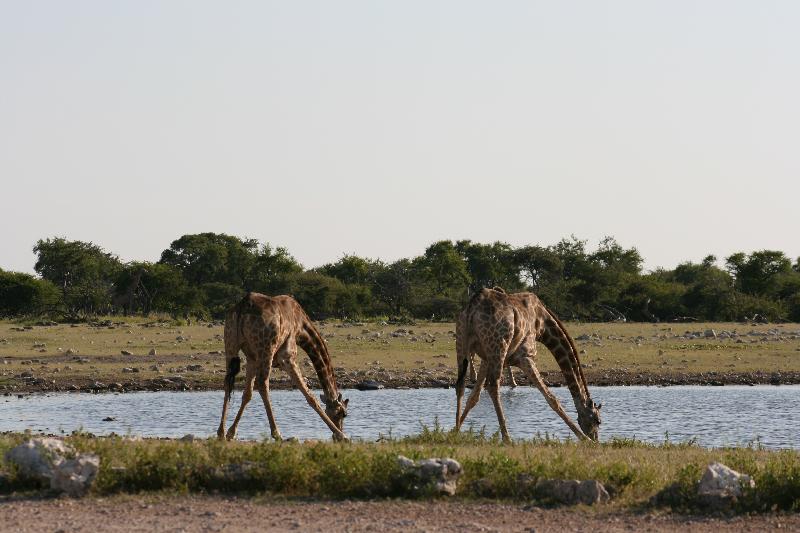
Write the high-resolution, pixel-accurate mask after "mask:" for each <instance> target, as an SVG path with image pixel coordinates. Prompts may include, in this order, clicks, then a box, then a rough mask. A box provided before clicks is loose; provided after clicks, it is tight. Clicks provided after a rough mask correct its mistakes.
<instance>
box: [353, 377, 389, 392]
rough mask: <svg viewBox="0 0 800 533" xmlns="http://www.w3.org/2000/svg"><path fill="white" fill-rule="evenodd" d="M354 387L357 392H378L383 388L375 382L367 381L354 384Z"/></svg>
mask: <svg viewBox="0 0 800 533" xmlns="http://www.w3.org/2000/svg"><path fill="white" fill-rule="evenodd" d="M355 387H356V389H358V390H380V389H382V388H383V385H381V384H380V383H378V382H377V381H375V380H372V379H367V380H364V381H360V382H358V383H356V385H355Z"/></svg>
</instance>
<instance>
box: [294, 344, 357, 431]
mask: <svg viewBox="0 0 800 533" xmlns="http://www.w3.org/2000/svg"><path fill="white" fill-rule="evenodd" d="M281 365H282V366H283V369H284V370H285V371H286V372H287V373H288V374H289V376H290V377H291V378H292V382H293V383H294V386H295V387H297V388H298V389H300V392H302V393H303V396H305V397H306V401H307V402H308V405H310V406H311V408H312V409H314V410H315V411H316V412H317V414H318V415H319V417H320V418H321V419H322V421H323V422H325V424H326V425H327V426H328V427H329V428H330V430H331V431H332V432H333V435H334V439H335V440H340V441H349V440H350V439H349V438H348V437H347V435H345V434H344V432H342V430H340V429H339V428H337V427H336V424H334V423H333V421H332V420H331V419H330V418H329V417H328V415H327V414H325V411H323V410H322V407H321V406H320V404H319V402H318V401H317V399H316V398H315V397H314V395H313V394H311V391H310V390H308V386H306V380H305V378H303V373H302V372H301V371H300V367H298V366H297V362H296V361H295V360H294V359H286V360H283V361H281Z"/></svg>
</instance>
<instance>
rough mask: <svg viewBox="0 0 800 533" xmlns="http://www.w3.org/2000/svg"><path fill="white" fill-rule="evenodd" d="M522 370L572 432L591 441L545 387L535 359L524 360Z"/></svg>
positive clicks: (521, 364) (525, 358) (527, 358)
mask: <svg viewBox="0 0 800 533" xmlns="http://www.w3.org/2000/svg"><path fill="white" fill-rule="evenodd" d="M520 368H522V370H523V371H524V372H525V373H526V374H527V375H528V379H530V380H531V383H533V384H534V385H535V386H536V388H538V389H539V391H540V392H541V393H542V396H544V399H545V400H547V403H548V404H549V405H550V407H551V408H552V409H553V411H555V412H556V413H558V416H560V417H561V419H562V420H564V422H566V423H567V426H569V428H570V429H571V430H572V432H573V433H575V435H577V436H578V438H580V439H582V440H590V439H589V437H587V436H586V434H585V433H584V432H583V430H581V428H580V427H578V425H577V424H576V423H575V422H573V421H572V419H571V418H570V417H569V415H568V414H567V412H566V411H564V408H563V407H562V406H561V402H559V401H558V398H556V395H555V394H553V393H552V391H551V390H550V389H549V388H548V387H547V385H545V383H544V380H543V379H542V376H541V374H539V370H538V369H537V368H536V364H535V363H534V361H533V359H531V358H530V357H524V358H522V361H521V362H520Z"/></svg>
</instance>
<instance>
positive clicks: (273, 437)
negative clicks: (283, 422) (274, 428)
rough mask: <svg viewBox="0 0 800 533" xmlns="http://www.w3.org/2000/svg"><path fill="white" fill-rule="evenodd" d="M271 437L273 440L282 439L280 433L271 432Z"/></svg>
mask: <svg viewBox="0 0 800 533" xmlns="http://www.w3.org/2000/svg"><path fill="white" fill-rule="evenodd" d="M272 439H273V440H274V441H275V442H281V441H282V440H283V437H281V434H280V433H273V434H272Z"/></svg>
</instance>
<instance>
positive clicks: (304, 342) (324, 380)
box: [297, 316, 339, 399]
mask: <svg viewBox="0 0 800 533" xmlns="http://www.w3.org/2000/svg"><path fill="white" fill-rule="evenodd" d="M301 329H302V332H303V335H300V336H299V337H298V342H297V343H298V344H299V345H300V347H301V348H302V349H303V350H304V351H305V352H306V353H307V354H308V357H309V358H310V359H311V364H312V365H314V370H315V371H316V373H317V378H319V386H320V388H321V389H322V391H323V392H324V393H325V396H326V397H327V398H331V399H336V398H337V397H338V395H339V391H338V390H337V388H336V379H335V378H334V376H333V366H332V364H331V356H330V354H329V353H328V345H327V344H326V343H325V340H324V339H323V338H322V335H320V334H319V331H317V328H315V327H314V324H312V323H311V319H309V318H308V317H307V316H305V317H303V324H302V328H301Z"/></svg>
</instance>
